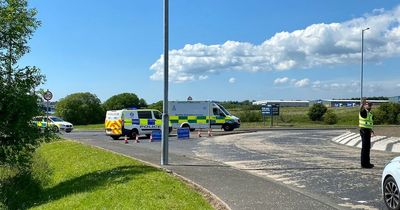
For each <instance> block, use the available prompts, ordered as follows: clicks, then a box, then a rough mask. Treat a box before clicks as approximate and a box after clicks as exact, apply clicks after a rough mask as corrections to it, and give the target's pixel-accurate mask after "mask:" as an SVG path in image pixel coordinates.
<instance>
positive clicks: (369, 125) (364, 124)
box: [358, 111, 374, 129]
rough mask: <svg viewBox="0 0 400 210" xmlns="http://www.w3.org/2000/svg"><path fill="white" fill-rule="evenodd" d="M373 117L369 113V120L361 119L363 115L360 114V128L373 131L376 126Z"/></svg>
mask: <svg viewBox="0 0 400 210" xmlns="http://www.w3.org/2000/svg"><path fill="white" fill-rule="evenodd" d="M372 117H373V115H372V113H371V112H368V111H367V118H363V117H361V114H360V113H358V126H359V127H360V128H369V129H372V127H373V126H374V120H373V119H372Z"/></svg>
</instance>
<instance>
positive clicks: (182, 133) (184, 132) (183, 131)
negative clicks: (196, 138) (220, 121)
mask: <svg viewBox="0 0 400 210" xmlns="http://www.w3.org/2000/svg"><path fill="white" fill-rule="evenodd" d="M199 132H200V131H199ZM177 134H178V139H189V138H190V130H189V128H178V130H177Z"/></svg>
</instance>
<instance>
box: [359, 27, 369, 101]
mask: <svg viewBox="0 0 400 210" xmlns="http://www.w3.org/2000/svg"><path fill="white" fill-rule="evenodd" d="M366 30H369V28H364V29H362V30H361V75H360V77H361V78H360V80H361V81H360V89H361V91H360V92H361V94H360V105H361V104H362V100H363V82H364V78H363V77H364V76H363V74H364V31H366Z"/></svg>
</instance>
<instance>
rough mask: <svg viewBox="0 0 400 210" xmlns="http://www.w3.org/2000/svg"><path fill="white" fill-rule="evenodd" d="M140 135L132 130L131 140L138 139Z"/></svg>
mask: <svg viewBox="0 0 400 210" xmlns="http://www.w3.org/2000/svg"><path fill="white" fill-rule="evenodd" d="M138 135H139V133H138V131H137V130H132V131H131V135H130V137H131V139H136V136H138Z"/></svg>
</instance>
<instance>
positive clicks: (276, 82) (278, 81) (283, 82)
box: [274, 77, 289, 85]
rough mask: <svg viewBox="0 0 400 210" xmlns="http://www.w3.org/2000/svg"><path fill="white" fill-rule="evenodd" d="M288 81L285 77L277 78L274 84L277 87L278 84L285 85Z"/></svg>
mask: <svg viewBox="0 0 400 210" xmlns="http://www.w3.org/2000/svg"><path fill="white" fill-rule="evenodd" d="M288 81H289V78H287V77H282V78H281V77H278V78H276V79H275V80H274V84H276V85H278V84H285V83H287V82H288Z"/></svg>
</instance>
